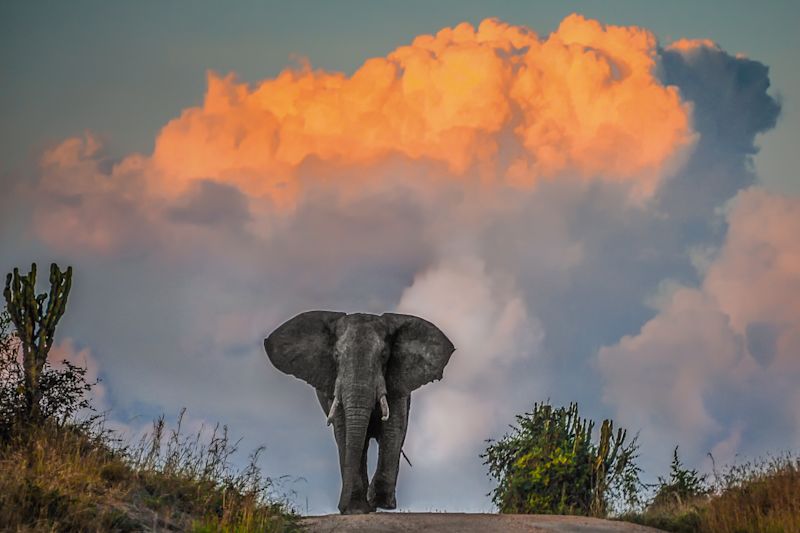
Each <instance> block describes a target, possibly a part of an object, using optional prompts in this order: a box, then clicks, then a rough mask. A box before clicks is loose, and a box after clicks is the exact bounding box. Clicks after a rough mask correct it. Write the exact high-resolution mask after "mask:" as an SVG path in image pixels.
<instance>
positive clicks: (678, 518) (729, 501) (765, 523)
mask: <svg viewBox="0 0 800 533" xmlns="http://www.w3.org/2000/svg"><path fill="white" fill-rule="evenodd" d="M714 477H715V480H714V483H713V487H712V491H711V493H710V494H709V495H707V496H698V497H696V498H693V499H691V500H689V501H679V500H677V501H672V502H662V503H660V504H658V505H651V506H650V507H648V508H647V509H646V510H645V511H644V512H643V513H640V514H629V515H625V516H622V517H621V519H623V520H628V521H631V522H636V523H639V524H644V525H649V526H653V527H657V528H660V529H664V530H667V531H676V532H682V533H683V532H686V533H689V532H701V533H747V532H763V533H795V532H800V459H798V458H793V457H791V456H781V457H773V458H769V459H766V460H760V461H754V462H747V463H744V464H741V465H736V466H734V467H730V468H728V469H727V470H726V471H725V472H724V473H722V474H721V475H720V474H715V476H714Z"/></svg>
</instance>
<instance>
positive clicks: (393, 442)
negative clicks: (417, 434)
mask: <svg viewBox="0 0 800 533" xmlns="http://www.w3.org/2000/svg"><path fill="white" fill-rule="evenodd" d="M410 406H411V397H410V396H406V397H402V398H396V399H389V413H390V415H389V419H388V420H387V421H386V422H384V423H383V427H382V430H381V433H380V439H379V449H378V468H377V469H376V470H375V476H374V477H373V478H372V483H371V484H370V486H369V493H368V500H369V503H370V504H371V505H373V506H375V507H380V508H382V509H394V508H396V507H397V499H396V497H395V487H396V485H397V473H398V470H399V469H400V450H401V449H402V448H403V441H405V438H406V429H407V428H408V410H409V408H410Z"/></svg>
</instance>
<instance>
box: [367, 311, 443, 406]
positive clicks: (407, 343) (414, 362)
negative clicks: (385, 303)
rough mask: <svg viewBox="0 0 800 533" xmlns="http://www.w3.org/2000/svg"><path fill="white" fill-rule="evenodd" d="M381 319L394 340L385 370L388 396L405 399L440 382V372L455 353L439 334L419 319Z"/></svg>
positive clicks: (394, 315) (391, 315)
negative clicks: (427, 385)
mask: <svg viewBox="0 0 800 533" xmlns="http://www.w3.org/2000/svg"><path fill="white" fill-rule="evenodd" d="M383 319H384V320H385V321H386V324H387V326H388V327H389V334H390V335H391V336H392V337H393V338H394V339H393V342H392V353H391V355H390V356H389V362H388V364H387V368H386V388H387V391H388V393H389V395H390V396H405V395H407V394H409V393H411V391H413V390H415V389H418V388H419V387H421V386H423V385H425V384H426V383H430V382H431V381H433V380H437V379H442V372H443V371H444V367H445V365H446V364H447V362H448V361H449V360H450V355H451V354H452V353H453V351H454V350H455V347H454V346H453V343H452V342H450V339H448V338H447V337H446V336H445V334H444V333H442V331H441V330H440V329H439V328H437V327H436V326H434V325H433V324H431V323H430V322H428V321H427V320H423V319H421V318H419V317H416V316H412V315H401V314H397V313H384V314H383Z"/></svg>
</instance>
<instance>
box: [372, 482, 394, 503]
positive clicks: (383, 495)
mask: <svg viewBox="0 0 800 533" xmlns="http://www.w3.org/2000/svg"><path fill="white" fill-rule="evenodd" d="M367 501H369V503H370V505H372V506H373V507H375V508H377V507H380V508H381V509H396V508H397V499H396V498H395V491H394V489H390V488H389V487H386V486H385V485H383V484H378V483H371V484H370V486H369V490H367Z"/></svg>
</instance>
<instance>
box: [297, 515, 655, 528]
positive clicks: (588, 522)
mask: <svg viewBox="0 0 800 533" xmlns="http://www.w3.org/2000/svg"><path fill="white" fill-rule="evenodd" d="M302 523H303V524H304V525H305V526H306V527H307V528H308V531H310V532H313V533H332V532H334V531H335V532H337V533H339V532H350V531H353V532H356V533H360V532H365V533H366V532H375V533H389V532H407V531H431V532H437V533H492V532H498V533H499V532H504V533H528V532H545V531H547V532H559V533H589V532H593V531H597V532H600V533H656V532H658V531H659V530H657V529H652V528H648V527H643V526H638V525H636V524H629V523H627V522H614V521H611V520H600V519H597V518H587V517H583V516H554V515H497V514H465V513H373V514H368V515H349V516H342V515H325V516H309V517H307V518H304V519H303V521H302Z"/></svg>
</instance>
